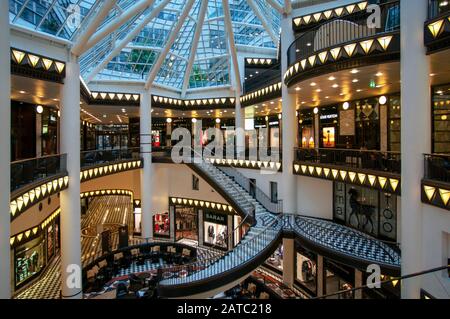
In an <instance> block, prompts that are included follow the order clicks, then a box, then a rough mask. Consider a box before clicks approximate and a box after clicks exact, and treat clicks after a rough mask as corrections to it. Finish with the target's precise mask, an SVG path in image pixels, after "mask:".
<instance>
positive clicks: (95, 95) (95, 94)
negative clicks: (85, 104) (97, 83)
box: [92, 92, 98, 100]
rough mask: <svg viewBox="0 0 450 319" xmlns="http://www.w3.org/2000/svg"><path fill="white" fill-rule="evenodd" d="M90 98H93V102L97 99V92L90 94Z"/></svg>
mask: <svg viewBox="0 0 450 319" xmlns="http://www.w3.org/2000/svg"><path fill="white" fill-rule="evenodd" d="M92 97H93V98H94V100H95V99H96V98H98V93H97V92H92Z"/></svg>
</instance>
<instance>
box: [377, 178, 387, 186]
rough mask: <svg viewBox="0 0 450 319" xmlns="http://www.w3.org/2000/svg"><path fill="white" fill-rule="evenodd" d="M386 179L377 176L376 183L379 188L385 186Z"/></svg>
mask: <svg viewBox="0 0 450 319" xmlns="http://www.w3.org/2000/svg"><path fill="white" fill-rule="evenodd" d="M386 182H387V178H386V177H382V176H378V183H380V186H381V188H384V186H386Z"/></svg>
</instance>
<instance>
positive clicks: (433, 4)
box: [428, 0, 450, 20]
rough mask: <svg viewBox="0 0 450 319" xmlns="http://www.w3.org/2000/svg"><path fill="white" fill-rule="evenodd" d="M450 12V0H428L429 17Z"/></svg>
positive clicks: (432, 17)
mask: <svg viewBox="0 0 450 319" xmlns="http://www.w3.org/2000/svg"><path fill="white" fill-rule="evenodd" d="M449 12H450V2H449V1H444V0H428V19H429V20H431V19H434V18H436V17H439V16H440V15H443V14H446V13H449Z"/></svg>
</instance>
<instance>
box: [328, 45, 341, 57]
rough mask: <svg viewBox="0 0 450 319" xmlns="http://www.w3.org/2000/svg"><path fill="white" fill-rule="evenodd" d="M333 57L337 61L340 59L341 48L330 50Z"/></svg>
mask: <svg viewBox="0 0 450 319" xmlns="http://www.w3.org/2000/svg"><path fill="white" fill-rule="evenodd" d="M330 53H331V56H332V57H333V59H334V60H337V59H338V58H339V54H340V53H341V48H340V47H338V48H334V49H331V50H330Z"/></svg>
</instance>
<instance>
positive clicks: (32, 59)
mask: <svg viewBox="0 0 450 319" xmlns="http://www.w3.org/2000/svg"><path fill="white" fill-rule="evenodd" d="M28 60H29V61H30V63H31V65H32V66H33V67H34V68H35V67H36V65H37V64H38V63H39V57H38V56H35V55H33V54H28Z"/></svg>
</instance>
